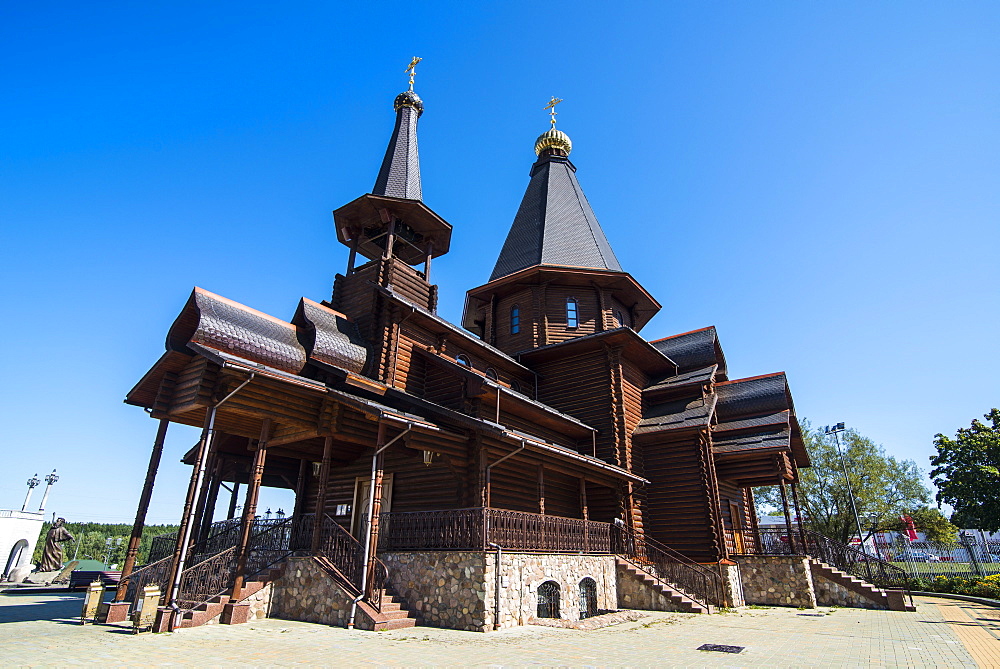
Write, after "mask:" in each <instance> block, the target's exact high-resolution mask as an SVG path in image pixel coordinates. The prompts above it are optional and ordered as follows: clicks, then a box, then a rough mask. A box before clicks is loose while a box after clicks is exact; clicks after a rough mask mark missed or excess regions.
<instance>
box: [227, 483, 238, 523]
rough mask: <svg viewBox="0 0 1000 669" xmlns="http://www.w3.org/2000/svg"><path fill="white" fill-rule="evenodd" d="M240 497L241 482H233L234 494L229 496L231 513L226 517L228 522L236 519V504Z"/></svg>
mask: <svg viewBox="0 0 1000 669" xmlns="http://www.w3.org/2000/svg"><path fill="white" fill-rule="evenodd" d="M239 496H240V482H239V481H233V493H232V495H230V496H229V513H228V514H227V515H226V518H227V520H232V519H233V518H235V517H236V502H237V500H238V499H239Z"/></svg>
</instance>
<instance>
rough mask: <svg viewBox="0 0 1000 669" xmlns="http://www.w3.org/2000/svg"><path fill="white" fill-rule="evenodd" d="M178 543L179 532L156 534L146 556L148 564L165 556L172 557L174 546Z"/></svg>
mask: <svg viewBox="0 0 1000 669" xmlns="http://www.w3.org/2000/svg"><path fill="white" fill-rule="evenodd" d="M176 545H177V532H168V533H166V534H158V535H156V536H155V537H153V540H152V541H151V542H150V544H149V555H147V556H146V564H153V563H154V562H158V561H160V560H162V559H163V558H168V557H170V556H171V555H173V554H174V547H175V546H176Z"/></svg>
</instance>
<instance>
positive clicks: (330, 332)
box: [292, 298, 368, 374]
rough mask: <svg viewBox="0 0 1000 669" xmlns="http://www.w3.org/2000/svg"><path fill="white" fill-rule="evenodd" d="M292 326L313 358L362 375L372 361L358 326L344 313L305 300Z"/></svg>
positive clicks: (293, 319)
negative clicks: (367, 363) (296, 329)
mask: <svg viewBox="0 0 1000 669" xmlns="http://www.w3.org/2000/svg"><path fill="white" fill-rule="evenodd" d="M292 323H294V324H295V325H296V326H297V327H298V332H299V341H301V342H302V344H303V345H304V346H305V347H306V349H307V350H308V351H309V357H310V358H315V359H316V360H319V361H321V362H325V363H327V364H328V365H333V366H334V367H339V368H340V369H346V370H347V371H349V372H355V373H357V374H360V373H361V372H362V370H363V369H364V367H365V363H366V362H367V361H368V347H367V346H366V345H365V341H364V339H362V338H361V334H360V333H359V332H358V326H357V325H355V324H354V323H352V322H351V321H349V320H347V318H346V317H344V315H343V314H339V313H337V312H336V311H333V310H332V309H328V308H327V307H324V306H322V305H320V304H317V303H316V302H313V301H312V300H307V299H305V298H302V300H300V301H299V306H298V308H297V309H296V310H295V316H294V317H293V318H292Z"/></svg>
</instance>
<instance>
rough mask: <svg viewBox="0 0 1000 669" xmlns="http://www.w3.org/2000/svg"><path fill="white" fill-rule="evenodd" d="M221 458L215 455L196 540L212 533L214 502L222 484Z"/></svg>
mask: <svg viewBox="0 0 1000 669" xmlns="http://www.w3.org/2000/svg"><path fill="white" fill-rule="evenodd" d="M222 465H223V463H222V458H220V457H218V455H216V457H215V467H213V468H212V469H213V472H212V477H211V482H210V483H209V486H208V499H207V500H205V508H204V510H203V511H202V514H201V521H200V523H199V524H200V526H201V531H200V532H199V536H198V541H205V540H206V539H208V536H209V535H210V534H211V533H212V521H213V520H214V519H215V503H216V501H217V500H218V498H219V486H221V485H222Z"/></svg>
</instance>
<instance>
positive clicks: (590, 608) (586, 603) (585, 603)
mask: <svg viewBox="0 0 1000 669" xmlns="http://www.w3.org/2000/svg"><path fill="white" fill-rule="evenodd" d="M596 615H597V582H596V581H595V580H594V579H592V578H590V577H589V576H588V577H587V578H585V579H583V580H582V581H580V620H583V619H584V618H590V617H592V616H596Z"/></svg>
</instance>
